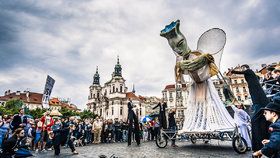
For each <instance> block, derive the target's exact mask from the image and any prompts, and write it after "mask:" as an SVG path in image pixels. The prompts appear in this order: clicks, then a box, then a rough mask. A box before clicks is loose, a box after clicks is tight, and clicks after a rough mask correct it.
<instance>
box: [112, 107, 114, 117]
mask: <svg viewBox="0 0 280 158" xmlns="http://www.w3.org/2000/svg"><path fill="white" fill-rule="evenodd" d="M112 115H114V107H112Z"/></svg>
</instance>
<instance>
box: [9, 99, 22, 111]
mask: <svg viewBox="0 0 280 158" xmlns="http://www.w3.org/2000/svg"><path fill="white" fill-rule="evenodd" d="M22 106H23V101H21V100H19V99H11V100H8V101H7V102H6V104H5V108H7V109H20V108H22Z"/></svg>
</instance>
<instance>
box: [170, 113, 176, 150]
mask: <svg viewBox="0 0 280 158" xmlns="http://www.w3.org/2000/svg"><path fill="white" fill-rule="evenodd" d="M175 114H176V108H174V109H172V110H171V111H170V113H169V114H168V128H169V129H170V130H171V131H172V132H174V133H175V132H176V130H177V124H176V120H175ZM171 146H172V147H178V146H177V145H176V144H175V139H172V144H171Z"/></svg>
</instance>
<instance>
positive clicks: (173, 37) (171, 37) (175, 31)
mask: <svg viewBox="0 0 280 158" xmlns="http://www.w3.org/2000/svg"><path fill="white" fill-rule="evenodd" d="M179 26H180V20H177V21H176V22H174V21H172V22H171V23H170V24H169V25H167V26H165V28H164V29H163V30H161V32H160V36H162V37H165V38H166V39H167V40H168V43H169V45H170V47H171V48H172V50H173V51H174V52H175V53H176V54H177V55H179V56H184V57H187V56H188V55H189V53H190V51H191V50H190V48H189V47H188V44H187V40H186V38H185V36H184V35H183V34H182V33H181V31H180V30H179Z"/></svg>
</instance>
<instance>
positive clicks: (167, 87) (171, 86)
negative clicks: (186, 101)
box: [164, 84, 187, 90]
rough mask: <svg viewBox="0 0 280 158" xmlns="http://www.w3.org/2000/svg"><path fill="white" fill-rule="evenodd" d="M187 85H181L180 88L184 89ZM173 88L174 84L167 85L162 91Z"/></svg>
mask: <svg viewBox="0 0 280 158" xmlns="http://www.w3.org/2000/svg"><path fill="white" fill-rule="evenodd" d="M186 87H187V85H186V84H182V88H186ZM174 88H175V84H169V85H167V86H165V88H164V90H166V89H174Z"/></svg>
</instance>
